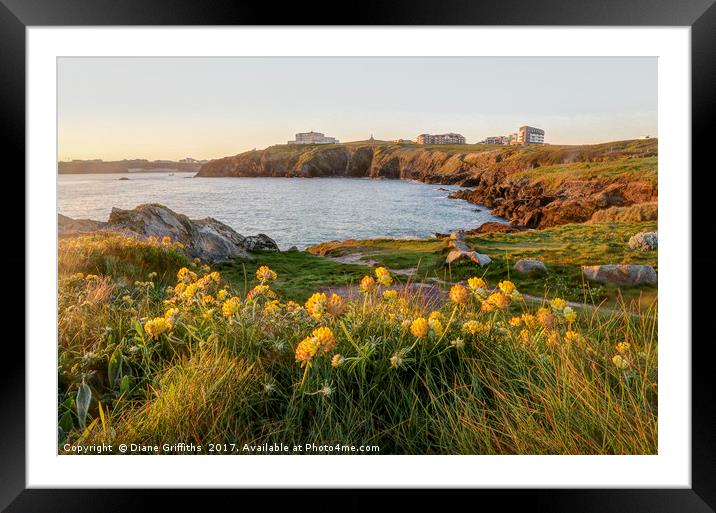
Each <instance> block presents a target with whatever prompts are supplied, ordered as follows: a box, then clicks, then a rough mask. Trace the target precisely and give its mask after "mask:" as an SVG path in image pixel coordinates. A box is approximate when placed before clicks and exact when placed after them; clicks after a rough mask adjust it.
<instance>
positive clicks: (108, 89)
mask: <svg viewBox="0 0 716 513" xmlns="http://www.w3.org/2000/svg"><path fill="white" fill-rule="evenodd" d="M523 125H530V126H534V127H538V128H542V129H544V130H545V142H546V143H552V144H585V143H598V142H606V141H614V140H623V139H634V138H638V137H642V136H645V135H650V136H652V137H655V136H656V135H657V60H656V58H654V57H580V58H572V57H519V58H517V57H221V58H219V57H216V58H215V57H193V58H184V57H182V58H166V57H160V58H159V57H158V58H154V57H151V58H150V57H129V58H116V57H115V58H113V57H108V58H88V57H63V58H59V59H58V142H59V150H58V151H59V155H58V157H59V159H60V160H71V159H93V158H101V159H104V160H120V159H124V158H146V159H149V160H158V159H170V160H177V159H182V158H186V157H192V158H195V159H200V160H202V159H213V158H219V157H224V156H229V155H236V154H237V153H240V152H242V151H246V150H251V149H253V148H265V147H267V146H270V145H273V144H285V143H286V141H288V140H290V139H293V138H294V135H295V134H296V133H297V132H307V131H310V130H314V131H317V132H323V133H325V134H326V135H327V136H330V137H336V138H338V139H339V140H340V141H341V142H348V141H356V140H365V139H367V138H369V137H370V136H371V134H372V135H373V136H374V137H375V138H376V139H382V140H394V139H399V138H402V139H415V137H416V136H417V135H418V134H420V133H446V132H457V133H460V134H462V135H464V136H465V137H466V139H467V142H468V143H476V142H479V141H481V140H482V139H484V138H485V137H487V136H493V135H504V134H507V133H510V132H514V131H516V130H517V128H518V127H520V126H523Z"/></svg>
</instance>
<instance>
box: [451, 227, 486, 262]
mask: <svg viewBox="0 0 716 513" xmlns="http://www.w3.org/2000/svg"><path fill="white" fill-rule="evenodd" d="M452 236H454V237H455V238H451V239H450V248H451V249H450V252H449V253H448V256H447V258H446V259H445V264H446V265H452V264H454V263H456V262H459V261H460V260H469V261H471V262H474V263H476V264H478V265H479V266H481V267H482V266H485V265H488V264H489V263H490V262H492V259H491V258H490V257H489V256H487V255H483V254H481V253H478V252H477V251H472V250H470V248H468V247H467V244H465V243H464V242H462V240H461V239H462V235H461V232H453V234H451V237H452Z"/></svg>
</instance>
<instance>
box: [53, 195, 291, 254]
mask: <svg viewBox="0 0 716 513" xmlns="http://www.w3.org/2000/svg"><path fill="white" fill-rule="evenodd" d="M57 225H58V235H59V237H60V238H62V237H72V236H78V235H87V234H91V233H95V232H104V233H118V234H121V235H125V236H129V237H137V238H141V239H147V238H149V237H154V238H156V239H157V240H161V239H162V238H164V237H169V238H170V239H171V240H172V241H173V242H180V243H181V244H182V245H183V246H184V249H185V251H186V253H187V254H188V255H189V256H190V257H198V258H200V259H202V260H204V261H206V262H212V263H218V262H227V261H230V260H232V259H234V258H252V253H253V252H255V251H259V250H260V251H279V248H278V245H277V244H276V242H275V241H274V240H273V239H272V238H270V237H269V236H268V235H265V234H263V233H259V234H258V235H252V236H244V235H241V234H239V233H237V232H236V231H235V230H234V229H233V228H231V227H230V226H228V225H226V224H224V223H222V222H221V221H217V220H216V219H214V218H212V217H206V218H204V219H189V217H187V216H185V215H184V214H178V213H176V212H174V211H173V210H171V209H170V208H167V207H165V206H164V205H159V204H154V203H147V204H144V205H139V206H138V207H136V208H134V209H132V210H124V209H121V208H116V207H115V208H113V209H112V212H111V214H110V215H109V219H108V220H107V221H106V222H102V221H93V220H91V219H72V218H69V217H67V216H64V215H62V214H58V222H57Z"/></svg>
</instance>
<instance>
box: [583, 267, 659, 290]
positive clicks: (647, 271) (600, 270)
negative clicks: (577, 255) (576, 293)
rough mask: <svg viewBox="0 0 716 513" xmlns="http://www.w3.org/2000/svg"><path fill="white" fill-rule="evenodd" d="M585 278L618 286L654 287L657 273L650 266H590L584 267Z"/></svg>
mask: <svg viewBox="0 0 716 513" xmlns="http://www.w3.org/2000/svg"><path fill="white" fill-rule="evenodd" d="M582 272H583V273H584V277H585V278H587V279H588V280H590V281H598V282H601V283H614V284H617V285H642V284H649V285H654V284H656V282H657V276H656V271H655V270H654V268H653V267H652V266H650V265H634V264H627V265H614V264H608V265H590V266H582Z"/></svg>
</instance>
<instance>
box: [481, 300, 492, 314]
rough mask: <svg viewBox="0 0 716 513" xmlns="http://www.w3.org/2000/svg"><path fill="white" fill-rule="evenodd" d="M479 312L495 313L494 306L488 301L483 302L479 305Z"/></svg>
mask: <svg viewBox="0 0 716 513" xmlns="http://www.w3.org/2000/svg"><path fill="white" fill-rule="evenodd" d="M480 310H481V311H483V312H485V313H490V312H494V311H495V305H493V304H492V303H490V302H489V301H483V302H482V304H481V305H480Z"/></svg>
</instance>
